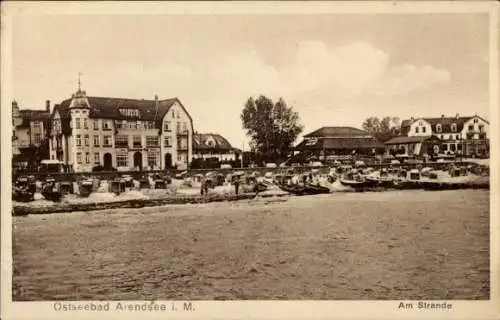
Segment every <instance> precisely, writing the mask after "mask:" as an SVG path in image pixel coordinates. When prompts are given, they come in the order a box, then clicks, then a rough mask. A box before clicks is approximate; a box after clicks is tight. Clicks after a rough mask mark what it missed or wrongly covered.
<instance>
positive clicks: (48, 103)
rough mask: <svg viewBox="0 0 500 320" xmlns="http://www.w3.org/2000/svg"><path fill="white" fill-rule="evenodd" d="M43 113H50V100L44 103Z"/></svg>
mask: <svg viewBox="0 0 500 320" xmlns="http://www.w3.org/2000/svg"><path fill="white" fill-rule="evenodd" d="M45 111H47V112H48V113H50V100H46V101H45Z"/></svg>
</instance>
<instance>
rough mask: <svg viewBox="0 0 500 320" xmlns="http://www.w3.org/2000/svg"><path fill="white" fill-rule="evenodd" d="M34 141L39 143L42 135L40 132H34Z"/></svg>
mask: <svg viewBox="0 0 500 320" xmlns="http://www.w3.org/2000/svg"><path fill="white" fill-rule="evenodd" d="M34 142H35V144H40V142H42V135H41V134H40V133H38V132H37V133H35V137H34Z"/></svg>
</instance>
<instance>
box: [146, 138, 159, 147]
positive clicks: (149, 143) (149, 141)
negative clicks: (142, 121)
mask: <svg viewBox="0 0 500 320" xmlns="http://www.w3.org/2000/svg"><path fill="white" fill-rule="evenodd" d="M158 145H159V143H158V136H146V147H158Z"/></svg>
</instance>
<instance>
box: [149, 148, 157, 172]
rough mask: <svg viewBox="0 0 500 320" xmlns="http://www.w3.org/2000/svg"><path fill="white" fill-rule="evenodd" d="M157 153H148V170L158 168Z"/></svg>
mask: <svg viewBox="0 0 500 320" xmlns="http://www.w3.org/2000/svg"><path fill="white" fill-rule="evenodd" d="M157 158H158V153H157V152H154V151H153V152H148V166H149V167H150V168H154V167H157V166H158V159H157Z"/></svg>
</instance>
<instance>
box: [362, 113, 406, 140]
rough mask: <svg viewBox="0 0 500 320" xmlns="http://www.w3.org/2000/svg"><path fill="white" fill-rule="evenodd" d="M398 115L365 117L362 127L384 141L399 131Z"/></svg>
mask: <svg viewBox="0 0 500 320" xmlns="http://www.w3.org/2000/svg"><path fill="white" fill-rule="evenodd" d="M400 126H401V124H400V120H399V117H383V118H382V119H379V118H377V117H370V118H367V119H366V120H365V121H364V122H363V124H362V127H363V129H364V130H366V131H368V132H369V133H371V134H373V135H374V136H375V137H376V138H377V139H378V140H380V141H381V142H385V141H388V140H390V139H391V138H393V137H394V136H397V135H398V134H399V133H400Z"/></svg>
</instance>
